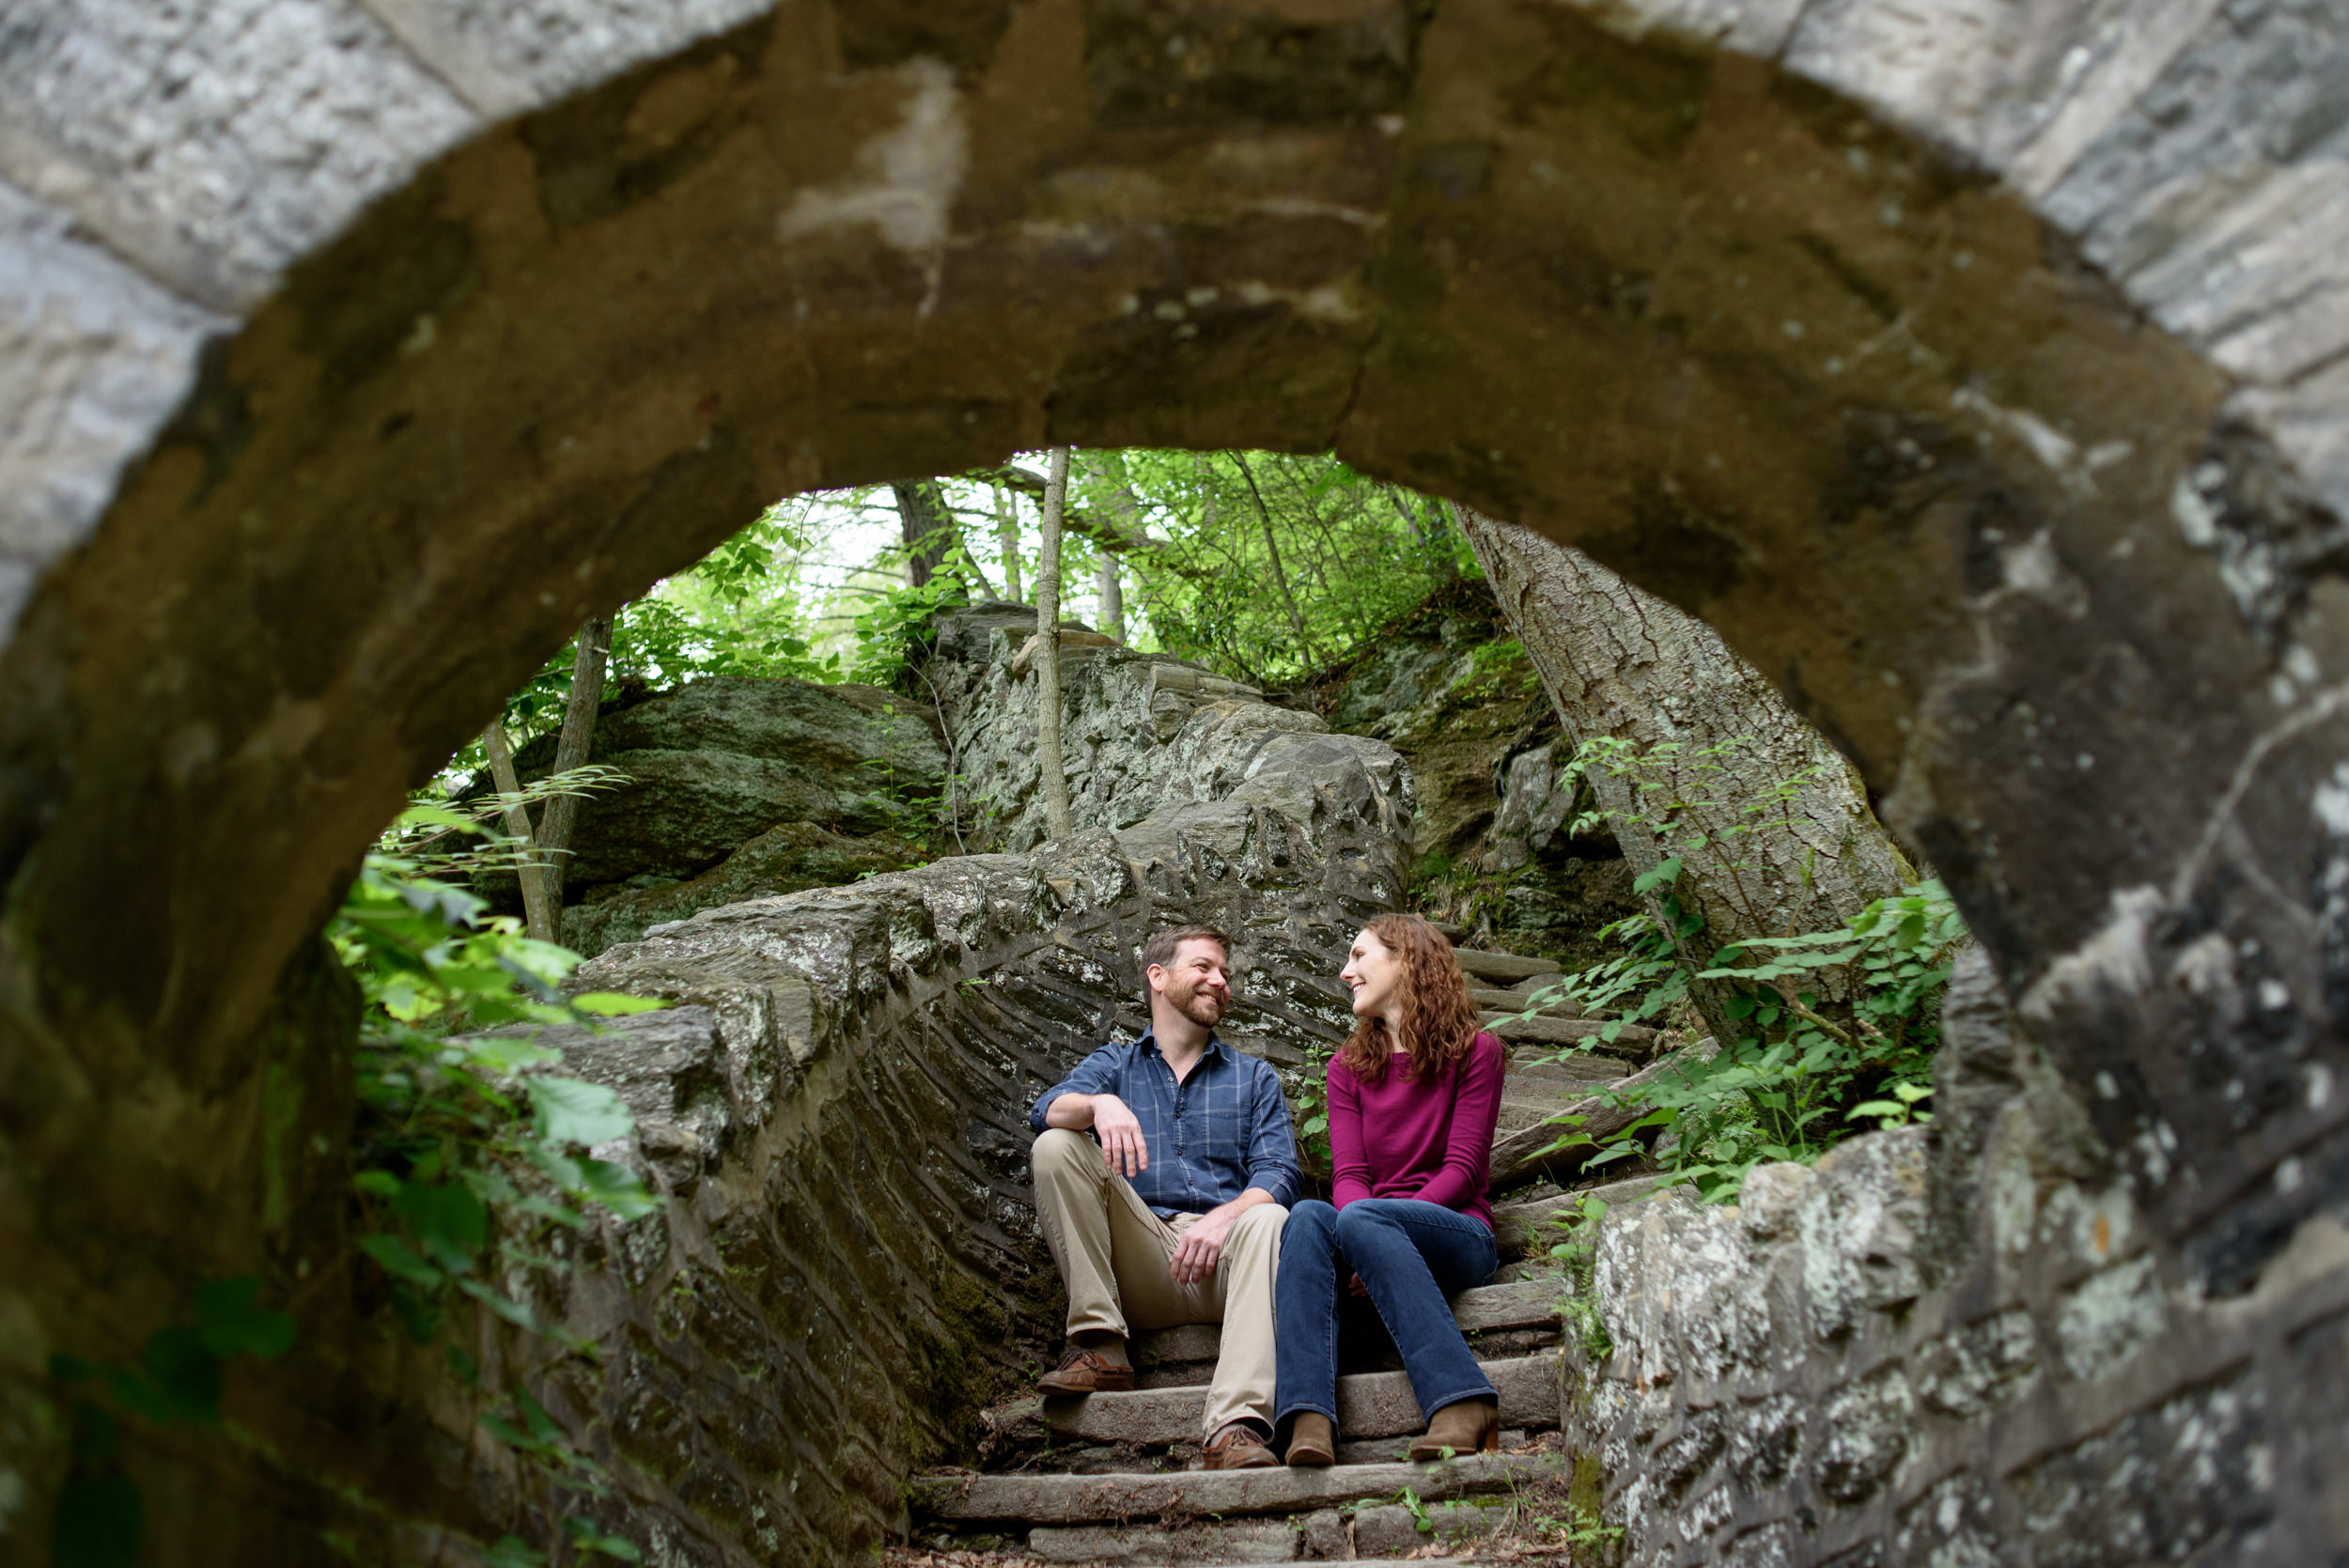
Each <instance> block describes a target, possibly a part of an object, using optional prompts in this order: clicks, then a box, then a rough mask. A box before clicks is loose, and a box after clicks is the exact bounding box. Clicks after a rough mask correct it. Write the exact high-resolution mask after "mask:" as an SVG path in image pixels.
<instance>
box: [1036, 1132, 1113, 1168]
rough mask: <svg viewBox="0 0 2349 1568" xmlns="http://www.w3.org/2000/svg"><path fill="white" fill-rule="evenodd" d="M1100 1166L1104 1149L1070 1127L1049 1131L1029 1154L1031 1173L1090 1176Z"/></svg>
mask: <svg viewBox="0 0 2349 1568" xmlns="http://www.w3.org/2000/svg"><path fill="white" fill-rule="evenodd" d="M1100 1163H1101V1147H1100V1145H1099V1144H1097V1143H1096V1142H1094V1141H1093V1140H1092V1139H1090V1138H1087V1137H1086V1136H1085V1135H1084V1134H1083V1133H1081V1132H1072V1131H1070V1130H1069V1129H1068V1128H1066V1127H1047V1128H1045V1129H1044V1131H1042V1132H1041V1133H1039V1134H1037V1135H1036V1141H1035V1142H1034V1144H1033V1145H1032V1146H1031V1147H1030V1148H1029V1150H1028V1169H1029V1170H1031V1171H1033V1172H1037V1173H1038V1174H1041V1173H1042V1172H1045V1171H1047V1170H1050V1171H1056V1172H1057V1171H1087V1172H1089V1171H1090V1170H1091V1169H1092V1168H1093V1167H1094V1166H1097V1165H1099V1164H1100Z"/></svg>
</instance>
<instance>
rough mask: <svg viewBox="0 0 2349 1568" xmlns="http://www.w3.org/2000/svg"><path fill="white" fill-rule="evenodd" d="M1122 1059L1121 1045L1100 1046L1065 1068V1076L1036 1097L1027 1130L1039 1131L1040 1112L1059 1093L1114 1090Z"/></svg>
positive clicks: (1101, 1092) (1041, 1127) (1050, 1105)
mask: <svg viewBox="0 0 2349 1568" xmlns="http://www.w3.org/2000/svg"><path fill="white" fill-rule="evenodd" d="M1124 1060H1125V1048H1124V1047H1122V1046H1103V1047H1102V1048H1100V1049H1099V1050H1097V1051H1095V1052H1094V1053H1093V1054H1092V1055H1091V1056H1088V1057H1086V1058H1085V1059H1084V1060H1083V1061H1082V1062H1080V1063H1077V1064H1076V1066H1074V1067H1072V1068H1070V1069H1069V1073H1068V1076H1067V1077H1066V1078H1065V1079H1061V1080H1060V1081H1059V1082H1058V1083H1055V1084H1053V1085H1052V1086H1051V1087H1050V1089H1047V1090H1046V1091H1044V1093H1043V1094H1039V1095H1038V1096H1036V1102H1035V1105H1034V1108H1033V1109H1031V1110H1029V1112H1028V1130H1029V1131H1031V1132H1034V1133H1035V1134H1037V1135H1038V1136H1041V1135H1042V1134H1043V1132H1044V1113H1045V1112H1046V1111H1047V1110H1050V1109H1051V1108H1052V1102H1053V1101H1054V1100H1056V1099H1059V1098H1060V1097H1061V1096H1062V1095H1063V1094H1112V1093H1114V1092H1115V1090H1116V1087H1117V1075H1118V1069H1119V1067H1120V1066H1121V1065H1122V1064H1123V1063H1124Z"/></svg>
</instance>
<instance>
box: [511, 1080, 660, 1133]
mask: <svg viewBox="0 0 2349 1568" xmlns="http://www.w3.org/2000/svg"><path fill="white" fill-rule="evenodd" d="M530 1103H531V1104H532V1105H533V1106H534V1107H535V1108H537V1112H538V1136H539V1137H540V1138H543V1139H545V1140H546V1141H548V1142H550V1143H553V1144H557V1145H561V1144H568V1143H585V1144H588V1145H591V1146H592V1145H594V1144H598V1143H608V1142H610V1141H612V1140H613V1139H615V1138H625V1137H627V1136H628V1135H629V1133H630V1132H632V1131H634V1130H635V1127H636V1118H635V1117H633V1116H631V1115H630V1114H629V1111H628V1108H627V1107H626V1106H624V1105H622V1104H621V1103H620V1096H619V1095H617V1094H614V1093H613V1092H612V1091H611V1090H609V1089H606V1088H605V1087H603V1085H601V1084H599V1083H589V1082H586V1081H585V1080H584V1079H575V1078H544V1077H533V1078H532V1079H530Z"/></svg>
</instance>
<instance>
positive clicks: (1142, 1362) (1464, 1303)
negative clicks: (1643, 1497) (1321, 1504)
mask: <svg viewBox="0 0 2349 1568" xmlns="http://www.w3.org/2000/svg"><path fill="white" fill-rule="evenodd" d="M1557 1315H1558V1308H1557V1293H1556V1292H1555V1291H1552V1292H1550V1293H1548V1294H1547V1295H1545V1294H1544V1293H1542V1292H1541V1291H1538V1290H1531V1289H1528V1288H1527V1287H1525V1286H1523V1285H1480V1286H1478V1287H1477V1288H1476V1289H1474V1290H1464V1291H1462V1292H1461V1293H1460V1294H1459V1295H1457V1296H1454V1297H1453V1298H1452V1321H1453V1322H1455V1323H1456V1324H1458V1325H1459V1326H1460V1332H1462V1333H1463V1334H1486V1333H1494V1332H1497V1331H1500V1330H1502V1329H1509V1328H1539V1327H1545V1326H1546V1325H1548V1324H1549V1323H1550V1322H1551V1321H1552V1320H1554V1319H1555V1318H1556V1317H1557ZM1222 1344H1223V1326H1222V1325H1221V1324H1220V1323H1186V1324H1184V1325H1183V1326H1182V1327H1179V1328H1159V1329H1155V1330H1153V1331H1152V1332H1150V1333H1146V1334H1137V1335H1135V1336H1134V1339H1133V1343H1132V1345H1131V1347H1130V1348H1131V1353H1132V1355H1133V1358H1134V1364H1135V1365H1136V1366H1137V1367H1170V1366H1177V1365H1185V1364H1190V1365H1197V1364H1199V1363H1202V1362H1205V1363H1208V1364H1212V1363H1213V1362H1214V1360H1215V1358H1216V1357H1217V1356H1218V1355H1220V1354H1221V1351H1222ZM1412 1430H1413V1431H1415V1432H1416V1431H1417V1430H1419V1429H1418V1428H1417V1427H1413V1428H1412Z"/></svg>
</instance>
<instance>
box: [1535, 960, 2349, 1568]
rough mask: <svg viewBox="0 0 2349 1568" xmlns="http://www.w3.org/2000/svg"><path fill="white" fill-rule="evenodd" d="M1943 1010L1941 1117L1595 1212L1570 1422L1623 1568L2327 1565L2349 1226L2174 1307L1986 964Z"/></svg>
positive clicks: (2348, 1461) (2086, 1138) (2340, 1470)
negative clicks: (1712, 1195) (1690, 1194)
mask: <svg viewBox="0 0 2349 1568" xmlns="http://www.w3.org/2000/svg"><path fill="white" fill-rule="evenodd" d="M1947 1017H1948V1020H1949V1026H1948V1036H1949V1038H1948V1043H1947V1044H1946V1045H1945V1048H1944V1052H1943V1057H1942V1060H1941V1062H1940V1063H1939V1066H1938V1071H1937V1079H1938V1082H1937V1096H1936V1098H1937V1103H1938V1104H1939V1105H1940V1106H1941V1107H1942V1108H1943V1109H1942V1117H1943V1119H1942V1120H1941V1121H1940V1122H1938V1123H1937V1124H1936V1125H1935V1126H1933V1127H1932V1128H1931V1129H1927V1128H1924V1127H1912V1128H1906V1129H1902V1130H1897V1131H1891V1132H1884V1133H1877V1134H1873V1135H1870V1136H1867V1137H1864V1138H1860V1139H1856V1140H1854V1141H1851V1142H1849V1143H1846V1144H1844V1145H1843V1147H1841V1148H1839V1149H1837V1150H1836V1151H1835V1152H1834V1153H1832V1154H1831V1155H1829V1156H1828V1157H1827V1158H1826V1159H1824V1160H1822V1161H1820V1163H1819V1164H1818V1166H1817V1167H1816V1168H1815V1169H1809V1170H1807V1169H1805V1168H1803V1167H1801V1166H1797V1165H1772V1166H1765V1167H1763V1168H1761V1169H1759V1170H1757V1171H1756V1172H1753V1174H1752V1175H1751V1176H1750V1177H1749V1178H1748V1180H1747V1183H1746V1188H1745V1191H1744V1193H1743V1196H1742V1201H1741V1202H1740V1203H1738V1204H1736V1205H1734V1206H1727V1207H1718V1208H1709V1209H1708V1208H1703V1207H1701V1206H1700V1205H1698V1204H1696V1203H1693V1202H1691V1201H1690V1200H1689V1199H1688V1198H1687V1197H1685V1196H1683V1195H1680V1194H1677V1193H1666V1194H1661V1195H1658V1196H1657V1197H1654V1198H1649V1199H1643V1200H1641V1201H1640V1202H1638V1203H1633V1204H1628V1205H1626V1206H1625V1207H1624V1208H1623V1209H1621V1210H1620V1211H1617V1212H1615V1213H1613V1214H1610V1216H1609V1218H1608V1220H1607V1222H1606V1225H1605V1228H1604V1233H1603V1236H1602V1240H1601V1243H1600V1248H1599V1255H1598V1261H1597V1267H1596V1275H1595V1287H1596V1291H1597V1296H1598V1302H1599V1306H1600V1310H1601V1312H1602V1315H1603V1317H1604V1319H1605V1322H1606V1325H1607V1327H1608V1331H1609V1333H1610V1336H1611V1338H1612V1340H1613V1351H1612V1354H1611V1356H1610V1357H1607V1358H1604V1359H1601V1360H1598V1361H1595V1362H1594V1361H1591V1360H1590V1359H1589V1358H1584V1363H1583V1366H1582V1370H1581V1376H1580V1378H1579V1380H1578V1381H1576V1383H1575V1386H1574V1388H1573V1391H1572V1392H1571V1393H1570V1394H1569V1397H1568V1409H1567V1422H1568V1427H1569V1431H1570V1434H1571V1436H1572V1437H1573V1439H1574V1440H1575V1442H1576V1443H1577V1444H1578V1445H1579V1447H1581V1448H1582V1449H1584V1450H1585V1451H1586V1452H1592V1453H1595V1455H1596V1456H1597V1457H1598V1458H1599V1460H1600V1461H1601V1464H1602V1465H1603V1467H1604V1469H1605V1472H1606V1476H1607V1493H1606V1496H1607V1502H1606V1514H1607V1516H1608V1518H1609V1519H1610V1522H1612V1523H1615V1524H1619V1525H1621V1526H1622V1527H1623V1528H1624V1529H1626V1532H1627V1545H1628V1548H1629V1550H1628V1557H1627V1560H1628V1562H1629V1563H1630V1564H1632V1565H1634V1568H1659V1565H1665V1564H1696V1563H1710V1564H1720V1565H1723V1568H1727V1565H1733V1564H1734V1565H1736V1568H1795V1565H1798V1564H1823V1565H1825V1564H1832V1565H1835V1568H1861V1565H1863V1564H1864V1565H1866V1568H1896V1565H1912V1564H1913V1565H1917V1568H1927V1565H1931V1568H1977V1565H1980V1568H1988V1565H1991V1564H2001V1565H2004V1564H2013V1565H2016V1568H2053V1565H2056V1564H2064V1565H2078V1568H2104V1565H2108V1564H2109V1565H2111V1568H2125V1565H2131V1564H2137V1563H2141V1562H2147V1561H2155V1560H2159V1561H2172V1560H2192V1561H2193V1562H2196V1563H2198V1564H2210V1565H2217V1564H2238V1563H2239V1564H2245V1565H2247V1568H2248V1565H2249V1564H2269V1563H2317V1562H2331V1561H2335V1560H2339V1554H2341V1552H2342V1551H2343V1550H2344V1549H2349V1515H2345V1514H2343V1512H2342V1508H2341V1496H2342V1494H2341V1478H2342V1477H2343V1475H2345V1474H2349V1421H2345V1420H2344V1418H2343V1416H2342V1414H2341V1408H2340V1405H2339V1404H2338V1401H2337V1399H2336V1398H2335V1397H2334V1394H2333V1390H2337V1389H2339V1387H2340V1382H2339V1380H2340V1378H2341V1376H2342V1374H2343V1372H2344V1369H2349V1274H2344V1272H2343V1271H2342V1268H2341V1265H2342V1264H2343V1263H2344V1262H2345V1261H2349V1231H2344V1230H2343V1229H2342V1228H2341V1226H2339V1225H2338V1224H2333V1223H2330V1222H2321V1223H2318V1224H2316V1225H2313V1226H2310V1227H2308V1228H2304V1229H2303V1231H2302V1232H2301V1233H2300V1234H2299V1235H2298V1236H2297V1237H2296V1238H2295V1241H2294V1242H2293V1244H2292V1246H2291V1247H2290V1249H2289V1250H2287V1251H2286V1252H2285V1253H2284V1254H2283V1256H2282V1257H2281V1258H2280V1259H2279V1261H2278V1262H2277V1263H2275V1264H2274V1265H2271V1266H2270V1267H2269V1268H2268V1270H2267V1271H2266V1272H2265V1274H2263V1277H2262V1279H2261V1281H2260V1283H2259V1285H2258V1287H2257V1288H2256V1289H2254V1290H2252V1291H2249V1292H2248V1293H2245V1294H2241V1295H2236V1296H2216V1295H2213V1294H2210V1293H2207V1292H2203V1291H2198V1290H2196V1289H2195V1288H2193V1285H2192V1282H2191V1281H2187V1280H2185V1279H2183V1278H2181V1276H2180V1273H2179V1270H2178V1269H2177V1267H2176V1265H2175V1264H2174V1261H2172V1260H2170V1259H2165V1258H2163V1257H2161V1256H2160V1255H2159V1254H2158V1253H2157V1252H2156V1251H2155V1250H2152V1248H2151V1246H2150V1243H2151V1241H2152V1239H2153V1238H2152V1237H2151V1236H2150V1234H2149V1231H2148V1227H2147V1226H2146V1224H2145V1221H2144V1218H2143V1216H2142V1215H2141V1214H2140V1213H2139V1209H2138V1207H2137V1205H2136V1204H2135V1203H2134V1202H2133V1201H2132V1199H2131V1197H2130V1193H2129V1188H2128V1186H2127V1183H2126V1182H2125V1181H2124V1180H2123V1179H2122V1177H2121V1175H2120V1173H2119V1171H2118V1168H2117V1167H2116V1164H2115V1162H2114V1161H2113V1160H2111V1158H2110V1157H2108V1155H2107V1154H2106V1153H2105V1152H2104V1151H2103V1149H2102V1148H2101V1147H2100V1146H2099V1145H2098V1143H2097V1141H2096V1140H2095V1138H2094V1136H2093V1134H2092V1133H2091V1132H2089V1131H2088V1123H2087V1119H2086V1117H2085V1115H2084V1113H2083V1112H2082V1110H2081V1109H2080V1108H2079V1107H2078V1105H2077V1103H2075V1102H2074V1101H2072V1099H2071V1098H2070V1096H2069V1094H2068V1093H2067V1092H2066V1091H2065V1090H2064V1089H2063V1088H2062V1087H2061V1085H2060V1084H2059V1083H2057V1082H2056V1081H2055V1079H2053V1077H2052V1075H2050V1074H2049V1073H2048V1072H2047V1070H2046V1068H2045V1066H2044V1065H2042V1064H2041V1063H2040V1062H2039V1059H2038V1051H2037V1048H2036V1047H2034V1046H2032V1045H2030V1043H2029V1042H2028V1041H2025V1040H2022V1039H2020V1038H2018V1037H2017V1036H2015V1034H2014V1033H2013V1032H2011V1030H2010V1024H2009V1019H2008V1017H2007V1015H2006V1010H2005V1007H2004V1005H2003V1003H2002V1001H1999V998H1998V995H1997V991H1996V987H1995V984H1994V982H1993V981H1992V980H1991V978H1990V975H1989V971H1988V966H1987V964H1986V963H1985V962H1984V961H1983V959H1982V957H1981V955H1979V954H1975V955H1971V956H1970V957H1969V958H1968V960H1967V961H1966V963H1965V965H1964V966H1963V967H1962V968H1961V971H1960V973H1959V975H1958V977H1957V979H1956V981H1955V983H1954V984H1953V985H1952V991H1951V1000H1950V1005H1949V1008H1948V1011H1947Z"/></svg>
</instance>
